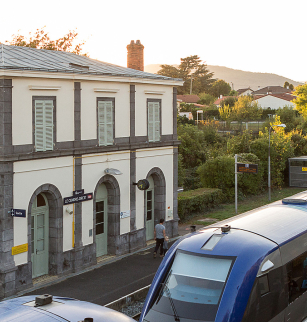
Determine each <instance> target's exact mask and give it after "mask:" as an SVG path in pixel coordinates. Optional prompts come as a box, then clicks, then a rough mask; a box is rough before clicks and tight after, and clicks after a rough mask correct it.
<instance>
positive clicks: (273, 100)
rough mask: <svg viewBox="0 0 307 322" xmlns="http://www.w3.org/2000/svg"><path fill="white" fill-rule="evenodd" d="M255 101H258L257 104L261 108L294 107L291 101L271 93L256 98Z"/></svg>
mask: <svg viewBox="0 0 307 322" xmlns="http://www.w3.org/2000/svg"><path fill="white" fill-rule="evenodd" d="M293 99H294V98H293ZM255 101H256V102H258V104H259V106H261V107H262V108H271V109H272V110H277V109H279V108H283V107H284V106H291V107H294V104H293V103H292V102H291V101H288V100H285V99H282V98H279V97H276V96H273V95H266V96H263V97H261V98H258V99H256V100H255Z"/></svg>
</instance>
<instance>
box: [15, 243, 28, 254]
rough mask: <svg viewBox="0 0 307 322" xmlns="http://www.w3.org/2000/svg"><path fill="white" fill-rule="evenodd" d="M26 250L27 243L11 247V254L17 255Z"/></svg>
mask: <svg viewBox="0 0 307 322" xmlns="http://www.w3.org/2000/svg"><path fill="white" fill-rule="evenodd" d="M27 251H28V244H23V245H18V246H14V247H12V255H17V254H21V253H25V252H27Z"/></svg>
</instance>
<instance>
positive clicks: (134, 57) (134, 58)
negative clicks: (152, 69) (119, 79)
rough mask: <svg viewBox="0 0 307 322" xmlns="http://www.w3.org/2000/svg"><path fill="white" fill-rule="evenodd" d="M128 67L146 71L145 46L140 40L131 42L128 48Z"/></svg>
mask: <svg viewBox="0 0 307 322" xmlns="http://www.w3.org/2000/svg"><path fill="white" fill-rule="evenodd" d="M127 67H128V68H132V69H136V70H140V71H144V46H143V45H142V44H141V41H140V40H137V41H136V43H134V40H131V42H130V44H129V45H128V46H127Z"/></svg>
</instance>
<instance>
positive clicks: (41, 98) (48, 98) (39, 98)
mask: <svg viewBox="0 0 307 322" xmlns="http://www.w3.org/2000/svg"><path fill="white" fill-rule="evenodd" d="M35 101H52V102H53V116H52V117H53V145H52V150H43V151H37V148H36V140H35V112H36V109H35ZM56 125H57V122H56V96H32V142H33V146H34V151H35V152H48V151H54V150H55V146H56V142H57V141H56V139H57V135H56V128H57V126H56Z"/></svg>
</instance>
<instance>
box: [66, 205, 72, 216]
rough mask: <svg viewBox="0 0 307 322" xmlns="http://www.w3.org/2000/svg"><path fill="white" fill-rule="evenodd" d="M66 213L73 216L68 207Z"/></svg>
mask: <svg viewBox="0 0 307 322" xmlns="http://www.w3.org/2000/svg"><path fill="white" fill-rule="evenodd" d="M66 212H67V213H69V214H70V215H72V214H73V211H72V210H71V209H69V208H68V207H67V208H66Z"/></svg>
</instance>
